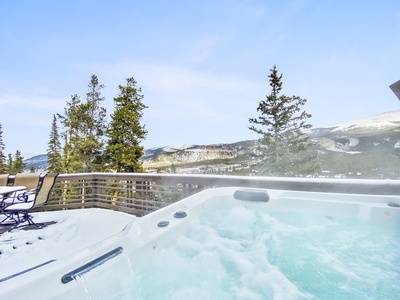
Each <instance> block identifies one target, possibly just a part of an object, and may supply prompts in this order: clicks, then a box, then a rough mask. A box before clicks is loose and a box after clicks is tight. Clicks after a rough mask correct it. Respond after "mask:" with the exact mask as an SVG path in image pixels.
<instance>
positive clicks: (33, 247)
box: [0, 208, 137, 281]
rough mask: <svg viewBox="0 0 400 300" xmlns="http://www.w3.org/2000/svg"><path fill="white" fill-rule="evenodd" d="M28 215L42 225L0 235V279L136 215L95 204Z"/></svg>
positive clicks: (108, 233)
mask: <svg viewBox="0 0 400 300" xmlns="http://www.w3.org/2000/svg"><path fill="white" fill-rule="evenodd" d="M32 215H33V217H34V221H35V222H36V223H45V224H46V226H45V227H43V228H41V229H36V228H34V227H33V228H32V226H30V227H29V228H28V227H25V228H20V229H14V230H12V231H5V232H3V233H2V234H1V235H0V281H3V280H5V279H6V278H8V277H9V276H12V275H14V274H17V273H20V272H24V271H26V270H28V269H30V268H33V267H35V266H38V265H41V264H43V263H46V262H49V261H52V260H57V259H60V258H62V257H65V256H67V255H69V254H72V253H74V252H76V251H79V250H81V249H84V248H86V247H88V246H90V245H93V244H95V243H96V242H98V241H101V240H103V239H106V238H108V237H110V236H112V235H114V234H116V233H118V232H120V231H121V230H123V229H124V228H125V227H126V226H127V224H129V223H131V222H133V221H135V220H136V219H137V217H135V216H133V215H129V214H126V213H121V212H116V211H111V210H105V209H98V208H89V209H74V210H64V211H54V212H40V213H33V214H32Z"/></svg>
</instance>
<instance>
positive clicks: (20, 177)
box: [1, 173, 40, 208]
mask: <svg viewBox="0 0 400 300" xmlns="http://www.w3.org/2000/svg"><path fill="white" fill-rule="evenodd" d="M8 182H9V180H8ZM12 185H13V186H17V185H18V186H25V187H26V190H23V191H17V192H12V193H9V194H6V195H3V199H2V202H1V207H2V208H4V207H5V206H8V205H11V204H14V203H16V202H17V200H19V201H26V199H25V198H22V199H20V198H21V195H23V194H24V193H25V192H26V191H30V192H32V193H36V191H37V190H38V188H39V185H40V174H39V173H17V174H16V175H15V177H14V180H13V181H12ZM32 199H33V198H32Z"/></svg>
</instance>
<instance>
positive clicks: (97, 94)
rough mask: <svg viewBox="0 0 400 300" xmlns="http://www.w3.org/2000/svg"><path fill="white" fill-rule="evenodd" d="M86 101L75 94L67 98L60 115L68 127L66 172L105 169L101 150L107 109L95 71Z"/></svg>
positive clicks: (65, 148)
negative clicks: (102, 103) (103, 104)
mask: <svg viewBox="0 0 400 300" xmlns="http://www.w3.org/2000/svg"><path fill="white" fill-rule="evenodd" d="M88 87H89V92H88V93H87V94H86V101H85V102H81V100H80V98H79V96H78V95H76V94H75V95H73V96H72V97H71V101H69V102H67V105H66V107H65V109H64V115H58V117H59V118H60V121H61V124H62V125H63V126H64V129H65V131H64V132H63V133H62V137H63V139H64V148H63V159H62V161H63V169H64V170H65V172H67V173H76V172H93V171H100V170H102V169H103V162H102V153H103V151H104V140H103V139H104V136H105V129H106V119H105V117H106V109H105V108H103V107H101V105H100V103H101V101H103V100H104V97H102V96H101V90H102V89H103V88H104V85H102V84H99V81H98V78H97V76H96V75H92V77H91V80H90V83H89V85H88Z"/></svg>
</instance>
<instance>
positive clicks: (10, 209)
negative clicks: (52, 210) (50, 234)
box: [0, 173, 58, 227]
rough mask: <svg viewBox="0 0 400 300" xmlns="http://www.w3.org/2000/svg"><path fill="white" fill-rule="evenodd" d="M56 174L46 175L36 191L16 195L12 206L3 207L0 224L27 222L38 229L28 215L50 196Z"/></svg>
mask: <svg viewBox="0 0 400 300" xmlns="http://www.w3.org/2000/svg"><path fill="white" fill-rule="evenodd" d="M57 176H58V174H52V173H49V174H46V175H44V177H42V178H41V184H40V185H39V186H38V189H37V190H34V191H26V192H23V193H22V194H19V195H18V200H19V201H16V202H15V203H14V204H11V205H8V206H5V207H4V208H3V209H2V211H1V213H2V214H4V215H5V216H6V217H5V218H4V219H3V220H2V221H1V222H0V224H3V223H4V222H6V221H7V220H12V221H14V222H15V223H16V224H17V225H19V224H20V223H22V222H26V221H27V222H28V224H29V225H35V226H36V227H39V226H38V225H37V224H36V223H35V222H34V221H33V220H32V219H33V218H32V216H31V215H30V213H31V211H32V210H33V209H34V208H36V207H38V206H41V205H44V204H45V203H46V202H47V201H48V199H49V196H50V192H51V190H52V189H53V186H54V183H55V181H56V178H57Z"/></svg>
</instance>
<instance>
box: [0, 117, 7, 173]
mask: <svg viewBox="0 0 400 300" xmlns="http://www.w3.org/2000/svg"><path fill="white" fill-rule="evenodd" d="M5 149H6V146H5V144H4V142H3V128H2V125H1V124H0V174H6V173H7V164H6V155H5V153H4V150H5Z"/></svg>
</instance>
